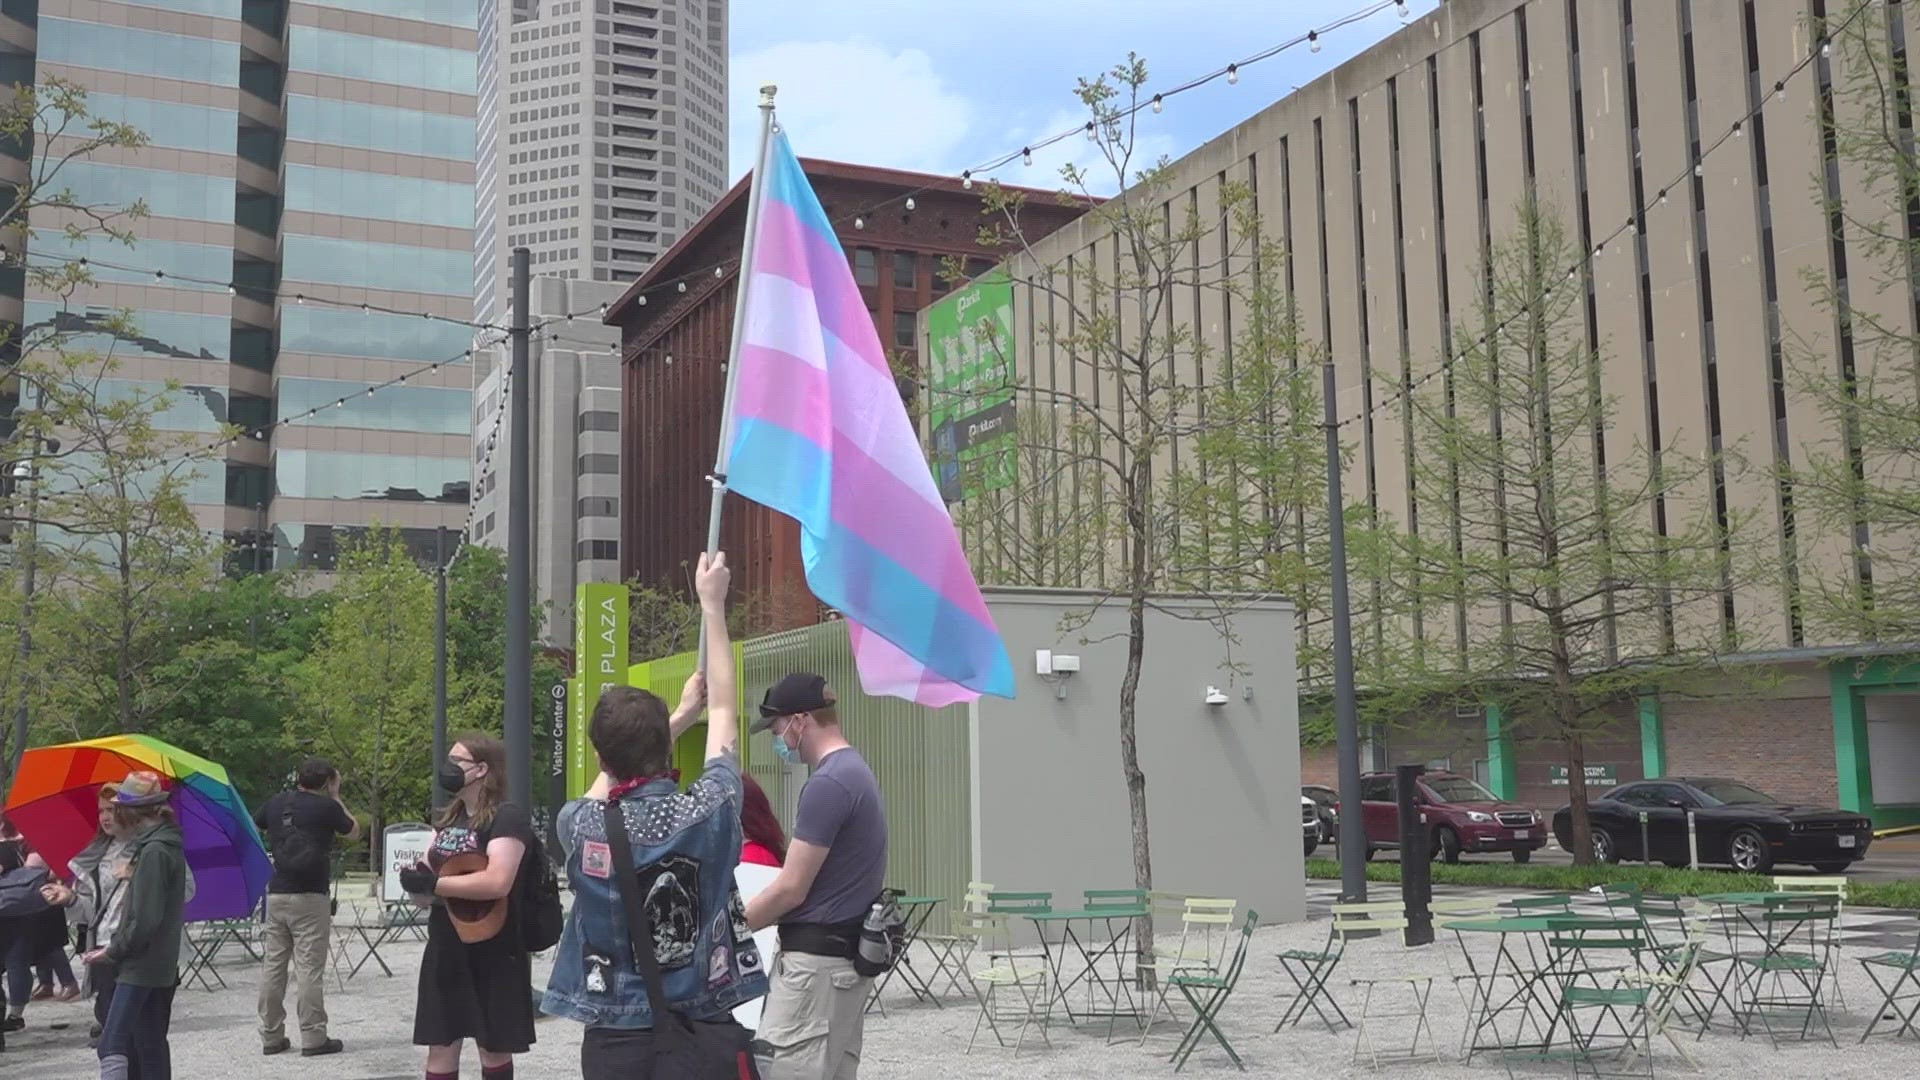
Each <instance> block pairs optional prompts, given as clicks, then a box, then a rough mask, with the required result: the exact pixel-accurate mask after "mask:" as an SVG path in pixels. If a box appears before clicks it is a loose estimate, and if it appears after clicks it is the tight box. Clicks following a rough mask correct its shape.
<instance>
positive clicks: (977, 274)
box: [967, 259, 995, 278]
mask: <svg viewBox="0 0 1920 1080" xmlns="http://www.w3.org/2000/svg"><path fill="white" fill-rule="evenodd" d="M994 265H995V264H994V261H993V260H992V259H968V260H967V276H968V277H970V278H983V277H986V276H987V273H988V271H990V270H992V269H993V267H994Z"/></svg>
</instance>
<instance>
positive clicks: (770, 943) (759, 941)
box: [733, 863, 780, 1031]
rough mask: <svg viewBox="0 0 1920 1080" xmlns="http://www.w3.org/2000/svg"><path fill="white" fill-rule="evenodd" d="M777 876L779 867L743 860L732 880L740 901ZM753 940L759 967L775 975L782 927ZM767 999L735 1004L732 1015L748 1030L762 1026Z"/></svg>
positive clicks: (754, 1029) (763, 933) (747, 898)
mask: <svg viewBox="0 0 1920 1080" xmlns="http://www.w3.org/2000/svg"><path fill="white" fill-rule="evenodd" d="M778 876H780V871H778V870H776V869H774V868H773V867H771V866H761V865H759V864H757V863H741V864H740V865H738V866H736V867H734V868H733V883H734V884H735V885H737V886H739V888H740V902H741V903H743V904H745V903H752V902H753V898H754V897H756V896H758V895H760V890H762V889H764V888H766V887H767V886H769V885H771V884H773V879H774V878H776V877H778ZM753 943H754V944H755V945H757V946H759V948H760V970H761V971H764V972H766V973H767V978H769V979H771V978H773V956H774V954H775V953H777V952H779V951H780V931H779V930H778V929H776V928H774V927H771V926H769V927H767V928H766V929H764V930H761V931H760V932H758V933H756V934H754V935H753ZM766 1000H767V999H765V998H754V999H753V1000H752V1001H749V1002H746V1003H745V1004H742V1005H739V1006H736V1007H735V1008H734V1010H733V1018H734V1019H735V1020H738V1021H739V1022H740V1026H741V1027H743V1028H746V1029H747V1030H748V1031H758V1030H760V1007H761V1006H762V1005H764V1004H766Z"/></svg>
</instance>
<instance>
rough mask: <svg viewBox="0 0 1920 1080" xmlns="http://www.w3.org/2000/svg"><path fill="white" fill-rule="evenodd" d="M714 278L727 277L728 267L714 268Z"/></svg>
mask: <svg viewBox="0 0 1920 1080" xmlns="http://www.w3.org/2000/svg"><path fill="white" fill-rule="evenodd" d="M713 276H714V277H717V278H718V277H726V276H727V268H726V267H724V266H716V267H714V268H713Z"/></svg>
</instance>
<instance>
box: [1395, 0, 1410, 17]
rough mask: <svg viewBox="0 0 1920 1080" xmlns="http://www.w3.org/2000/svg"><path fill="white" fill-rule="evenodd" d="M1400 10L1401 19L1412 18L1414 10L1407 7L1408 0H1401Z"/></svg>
mask: <svg viewBox="0 0 1920 1080" xmlns="http://www.w3.org/2000/svg"><path fill="white" fill-rule="evenodd" d="M1398 8H1399V12H1400V18H1401V19H1403V20H1404V19H1406V18H1408V17H1410V16H1411V15H1412V14H1413V11H1412V9H1410V8H1408V7H1407V0H1400V4H1399V6H1398Z"/></svg>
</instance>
